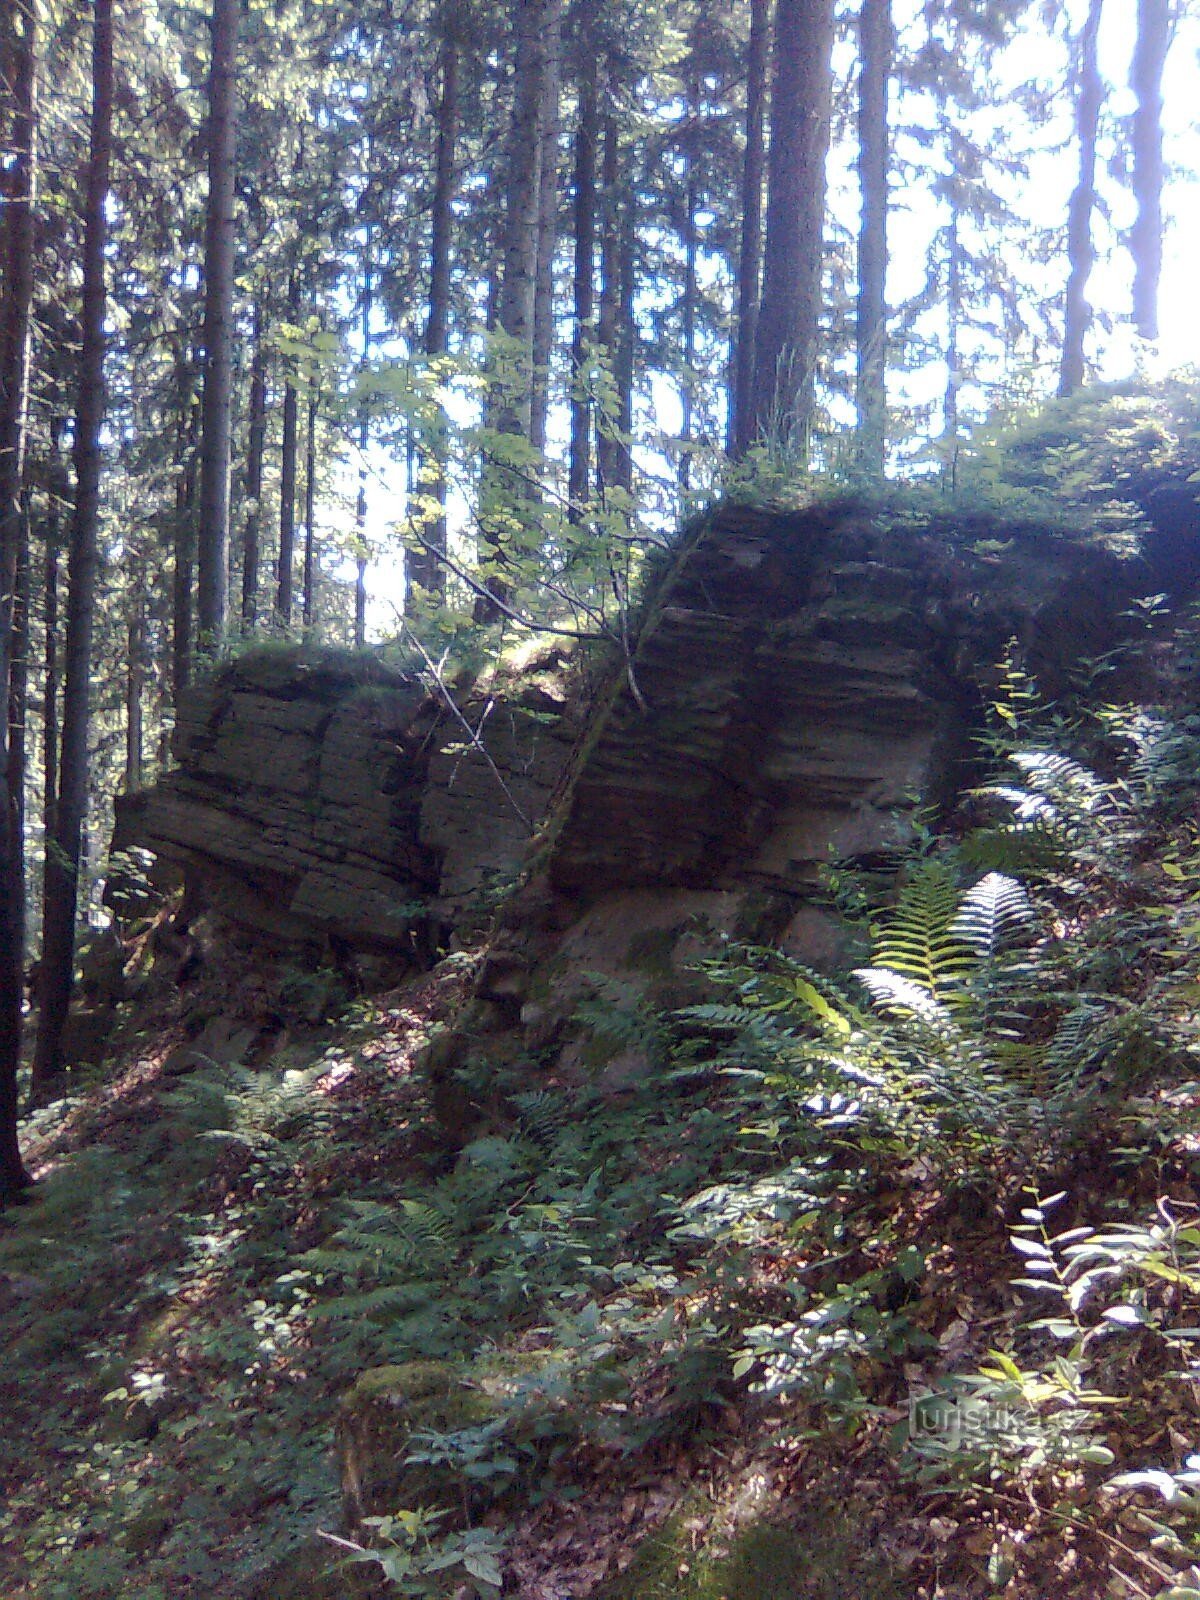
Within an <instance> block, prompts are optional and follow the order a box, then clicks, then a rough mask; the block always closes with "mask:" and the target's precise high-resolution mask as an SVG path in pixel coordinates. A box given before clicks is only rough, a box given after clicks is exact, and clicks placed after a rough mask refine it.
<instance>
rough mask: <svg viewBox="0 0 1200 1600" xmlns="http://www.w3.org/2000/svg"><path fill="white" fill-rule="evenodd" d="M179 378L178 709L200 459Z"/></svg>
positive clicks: (187, 661)
mask: <svg viewBox="0 0 1200 1600" xmlns="http://www.w3.org/2000/svg"><path fill="white" fill-rule="evenodd" d="M185 382H186V375H183V377H182V382H181V395H180V405H181V410H180V413H179V415H178V417H177V418H176V424H175V425H176V438H175V467H176V473H177V476H176V479H175V526H174V535H175V563H174V576H173V581H172V613H171V686H172V692H173V696H174V701H175V707H176V709H178V707H179V701H180V697H181V696H182V694H183V692H184V690H185V689H186V688H187V686H188V684H189V683H190V682H191V681H192V580H193V577H194V576H195V567H196V488H197V480H198V477H199V470H200V463H199V456H198V453H197V448H196V447H197V436H198V432H199V421H198V415H197V410H196V407H195V406H194V405H192V404H191V402H190V400H188V398H187V394H186V390H185V389H183V387H182V384H183V383H185Z"/></svg>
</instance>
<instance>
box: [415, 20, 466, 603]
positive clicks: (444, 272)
mask: <svg viewBox="0 0 1200 1600" xmlns="http://www.w3.org/2000/svg"><path fill="white" fill-rule="evenodd" d="M443 27H444V30H445V31H444V33H443V36H442V46H441V83H442V92H441V101H440V103H439V105H438V118H437V149H436V153H435V158H434V178H433V209H432V217H431V235H430V243H429V257H430V259H429V315H428V319H427V321H426V324H425V354H426V355H427V356H428V357H429V358H430V361H431V362H433V361H436V360H437V359H438V357H440V356H444V355H445V354H446V353H447V351H448V350H449V348H450V265H451V246H452V243H453V236H454V231H453V230H454V195H455V190H456V187H457V184H456V179H455V172H454V163H455V159H456V153H457V148H458V116H459V112H458V78H459V45H458V37H457V34H456V31H455V21H454V19H453V18H447V19H446V20H445V21H444V23H443ZM445 427H446V419H445V417H444V415H443V416H442V417H440V418H439V432H438V436H437V438H436V439H435V440H434V441H433V443H432V444H431V445H429V446H427V447H426V451H425V456H424V459H423V461H422V463H421V472H422V477H423V481H424V487H425V489H426V492H427V493H428V494H429V496H430V498H431V499H432V500H433V503H434V506H435V508H436V509H435V510H434V511H433V514H432V516H429V517H428V518H426V519H425V522H424V527H423V529H422V534H423V537H424V538H425V539H426V541H427V542H428V543H429V544H430V545H431V546H432V551H429V550H425V549H420V550H409V551H408V553H407V555H406V556H405V565H406V568H407V584H408V592H409V593H410V594H411V593H412V591H413V589H414V588H420V589H424V590H425V591H426V593H427V594H432V595H442V594H444V593H445V589H446V574H445V569H444V568H443V566H442V564H441V562H440V561H439V560H438V559H437V557H438V555H439V554H440V555H445V553H446V535H447V528H446V444H445Z"/></svg>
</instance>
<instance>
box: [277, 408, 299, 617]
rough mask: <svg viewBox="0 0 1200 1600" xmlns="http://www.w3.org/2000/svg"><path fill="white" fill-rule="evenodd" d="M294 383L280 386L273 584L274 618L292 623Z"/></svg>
mask: <svg viewBox="0 0 1200 1600" xmlns="http://www.w3.org/2000/svg"><path fill="white" fill-rule="evenodd" d="M298 412H299V402H298V398H297V395H296V385H295V384H294V383H293V382H292V380H291V378H288V379H287V380H286V381H285V383H284V386H283V451H282V455H281V458H280V464H279V565H278V568H277V570H276V583H275V618H276V621H277V622H278V623H279V624H280V625H281V626H282V627H284V628H290V627H291V625H292V569H293V567H294V565H295V557H296V445H297V437H296V436H297V431H298V422H299V415H298Z"/></svg>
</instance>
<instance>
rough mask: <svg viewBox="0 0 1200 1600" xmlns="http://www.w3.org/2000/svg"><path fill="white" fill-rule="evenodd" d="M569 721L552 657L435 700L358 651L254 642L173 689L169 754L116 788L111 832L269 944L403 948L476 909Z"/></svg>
mask: <svg viewBox="0 0 1200 1600" xmlns="http://www.w3.org/2000/svg"><path fill="white" fill-rule="evenodd" d="M572 737H573V728H572V723H571V719H570V717H569V716H568V715H567V714H566V706H565V700H564V691H563V689H562V687H561V683H560V681H559V679H558V678H557V677H556V676H555V674H554V672H553V671H546V672H542V673H534V674H533V675H532V676H531V678H530V680H529V681H528V682H527V683H523V685H522V687H521V690H520V692H519V693H518V694H517V695H515V696H514V697H512V698H511V699H509V700H507V701H506V700H503V699H501V698H500V697H493V696H490V695H488V694H485V693H482V692H479V693H476V692H469V693H467V694H465V695H463V696H462V698H461V700H460V701H457V702H455V703H453V704H449V703H447V700H446V698H445V697H444V696H438V695H431V694H430V692H429V690H428V688H427V687H426V686H425V684H424V683H423V682H422V680H421V679H420V678H419V677H417V676H415V675H414V676H407V675H405V674H402V673H398V672H394V671H392V670H391V669H389V668H388V667H387V666H385V665H383V664H382V663H380V662H377V661H374V660H372V659H371V658H369V657H358V656H339V655H335V654H332V653H330V654H325V655H319V656H315V657H313V658H311V659H310V658H308V657H306V656H304V655H303V654H302V653H300V652H298V651H277V650H266V651H259V652H254V653H251V654H249V655H247V656H244V657H242V658H241V659H240V660H238V661H236V662H235V663H233V664H232V665H231V666H229V667H228V668H226V669H225V670H223V671H222V672H221V673H220V674H219V675H218V676H217V677H215V678H214V679H213V680H212V681H210V682H209V683H207V684H205V685H202V686H199V687H197V688H194V689H192V690H191V691H190V692H189V693H188V694H187V696H186V697H185V698H184V701H183V704H182V705H181V707H180V713H179V721H178V723H177V726H176V729H175V735H174V740H173V746H172V748H173V753H174V756H175V759H176V761H177V763H178V766H177V768H176V769H175V770H174V771H172V772H171V773H169V774H168V775H167V776H166V777H165V778H163V779H162V780H161V781H160V782H159V783H158V784H156V785H155V786H154V787H153V788H151V789H146V790H143V791H141V792H139V793H137V794H134V795H129V796H125V797H124V798H122V799H121V800H120V801H119V802H118V816H117V832H116V837H115V840H114V846H115V848H116V849H118V850H121V849H128V848H130V847H137V848H140V849H144V850H149V851H151V852H152V853H153V855H154V856H155V857H156V858H157V861H158V863H159V866H158V871H159V873H160V874H161V872H162V869H163V867H164V866H165V867H167V868H168V869H169V868H172V867H173V868H175V869H176V870H177V871H179V872H181V873H182V874H183V876H184V877H185V878H186V880H187V882H188V885H189V888H190V889H191V891H192V896H193V898H194V899H195V900H197V901H199V903H201V904H203V905H205V906H207V907H209V908H210V909H211V910H213V911H214V912H216V913H217V914H218V915H219V916H221V917H223V918H225V919H227V920H228V921H229V922H232V923H234V924H235V925H237V926H239V927H242V928H245V929H248V930H251V931H253V932H255V933H256V934H258V935H261V936H263V937H266V938H268V939H271V940H273V941H275V942H277V943H281V944H285V945H306V944H310V945H318V944H320V943H322V942H323V941H329V940H334V941H338V940H340V941H343V942H344V943H345V944H346V945H348V946H351V947H353V948H355V949H357V950H367V951H371V950H378V951H381V952H392V953H395V954H400V953H403V952H413V951H415V949H416V947H417V946H418V945H419V943H420V941H421V940H422V939H424V938H425V937H427V936H428V934H429V932H430V930H431V926H432V930H433V931H434V932H435V933H436V931H437V930H438V929H440V928H444V927H445V926H446V925H453V924H455V923H461V922H463V921H470V920H471V919H472V918H474V919H475V920H476V921H478V920H479V919H480V918H484V917H486V916H487V915H488V914H489V911H490V904H489V901H488V895H489V893H490V892H491V891H492V889H493V888H494V886H495V885H496V884H497V883H501V884H502V883H506V882H511V880H512V878H513V877H514V876H515V874H516V872H517V870H518V868H519V866H520V864H521V861H522V857H523V853H524V851H525V849H526V847H527V845H528V841H529V837H530V834H531V832H532V823H531V820H530V819H531V818H533V817H536V816H538V815H540V814H541V812H542V811H544V809H545V806H546V803H547V800H548V797H549V794H550V792H551V790H552V788H553V787H554V785H555V784H556V783H557V781H558V779H559V776H560V773H561V771H562V768H563V766H564V763H565V761H566V758H567V755H568V753H569V750H570V747H571V741H572Z"/></svg>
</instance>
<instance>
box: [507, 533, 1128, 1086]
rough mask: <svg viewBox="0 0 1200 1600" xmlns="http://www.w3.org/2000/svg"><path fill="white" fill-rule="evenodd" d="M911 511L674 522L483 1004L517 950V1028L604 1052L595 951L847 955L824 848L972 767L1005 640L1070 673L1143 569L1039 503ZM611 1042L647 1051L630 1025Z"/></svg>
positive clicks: (671, 976) (898, 823)
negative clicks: (969, 514) (998, 517)
mask: <svg viewBox="0 0 1200 1600" xmlns="http://www.w3.org/2000/svg"><path fill="white" fill-rule="evenodd" d="M898 521H899V519H897V518H895V517H889V516H887V515H883V514H879V513H875V514H871V513H868V512H867V511H865V510H864V509H863V508H862V507H861V506H855V505H853V504H849V503H847V504H844V505H828V506H824V507H817V508H813V509H810V510H808V511H805V512H800V513H795V514H789V515H784V516H781V515H772V514H769V513H767V512H763V511H756V510H748V509H745V508H741V507H729V508H724V509H722V510H720V511H718V512H717V513H715V514H714V515H713V516H711V517H710V518H709V519H708V520H707V521H706V522H705V523H704V524H703V525H702V526H700V527H699V528H698V529H697V530H695V531H694V532H693V534H692V535H691V536H690V537H688V538H686V539H685V540H684V541H683V543H682V544H681V546H680V548H679V549H678V551H677V552H676V553H675V555H674V557H673V558H672V560H671V562H670V563H669V565H668V568H667V571H666V573H665V576H664V578H663V580H662V582H661V584H660V586H659V589H658V591H657V593H656V595H655V597H654V599H653V603H652V606H651V609H650V611H649V613H648V615H647V618H646V620H645V623H644V625H643V628H642V631H641V636H640V642H639V645H638V649H637V652H636V655H635V657H634V660H633V663H632V670H631V672H630V673H629V674H627V675H626V676H625V677H624V678H622V679H620V680H616V681H614V682H613V684H612V685H611V686H610V689H609V692H608V694H607V696H606V697H605V698H604V700H603V701H602V703H600V704H599V705H598V706H597V707H596V708H595V710H594V712H593V715H592V720H591V723H590V725H589V726H588V728H587V729H586V730H585V732H584V734H583V737H582V739H581V742H580V749H579V754H578V756H577V757H576V759H575V761H574V763H573V765H572V768H571V773H570V777H569V780H568V783H567V784H566V785H565V788H564V794H563V796H562V798H561V800H560V801H559V803H558V805H557V808H556V811H555V813H554V814H553V816H552V817H551V819H550V823H549V826H548V827H547V830H546V842H545V846H544V849H543V852H542V855H541V858H540V867H539V870H538V872H537V873H536V874H535V876H534V879H533V881H532V882H531V884H530V886H529V888H528V889H527V890H526V891H525V893H524V894H521V895H518V896H517V897H516V899H515V900H514V901H513V903H512V904H511V905H510V906H509V907H508V908H506V911H505V913H504V915H503V918H502V925H501V927H500V929H499V932H498V935H497V938H496V939H495V940H494V942H493V948H492V956H491V958H490V960H489V964H488V966H487V967H486V968H485V969H484V972H483V973H482V975H481V977H480V980H479V986H478V1001H479V1007H480V1016H479V1018H478V1019H477V1020H476V1026H478V1024H480V1023H482V1025H483V1026H484V1028H485V1029H486V1027H487V1026H488V1023H489V1008H490V1011H491V1012H495V1013H496V1018H495V1019H494V1021H502V1019H503V1016H504V1015H510V1014H511V1012H512V1009H513V1005H514V984H513V979H512V976H511V974H512V973H513V972H514V971H517V970H520V969H522V963H523V971H524V974H525V976H524V980H523V988H522V991H521V994H520V1001H521V1016H522V1020H523V1022H524V1024H525V1028H526V1041H527V1045H528V1046H529V1047H531V1048H532V1049H533V1050H535V1051H538V1052H540V1053H542V1054H543V1055H544V1056H549V1057H551V1058H556V1059H557V1060H558V1061H559V1063H560V1064H561V1065H563V1066H565V1067H567V1068H568V1069H571V1070H576V1069H583V1068H588V1067H591V1068H595V1067H596V1066H598V1065H600V1064H601V1063H602V1061H603V1059H604V1052H603V1050H602V1049H601V1048H600V1046H599V1045H598V1042H597V1040H596V1038H595V1037H594V1036H589V1031H588V1029H587V1028H586V1027H580V1026H578V1025H576V1024H575V1022H574V1021H573V1015H574V1012H575V1010H576V1008H577V1006H578V1004H579V1001H580V1000H581V999H583V998H586V997H587V995H588V993H589V985H590V984H592V981H593V979H592V977H591V976H589V975H595V974H600V975H602V977H601V991H600V992H602V993H606V994H607V995H609V996H610V997H611V996H612V995H613V994H623V995H624V996H625V997H626V998H627V999H628V1000H629V1002H630V1003H631V1004H632V1005H634V1006H635V1007H636V1006H637V1005H638V1004H640V1003H641V1002H642V1001H649V1002H650V1004H652V1005H655V1006H661V1005H664V1004H665V1005H670V1004H673V1003H679V1002H680V1001H682V1000H686V998H687V997H688V995H689V994H690V993H694V992H695V984H696V978H695V965H696V962H697V960H698V958H699V957H701V956H702V955H703V954H704V953H705V949H706V946H707V949H708V950H710V951H711V950H712V948H713V942H714V939H715V937H716V936H717V935H720V934H734V935H736V936H738V937H745V938H751V939H759V940H762V939H768V940H774V941H778V942H781V943H782V944H783V945H784V946H785V947H786V948H788V949H789V950H790V951H791V952H792V953H794V954H796V955H798V956H799V957H800V958H801V959H803V960H806V961H809V962H812V963H814V964H817V965H823V964H825V963H826V962H830V961H836V960H837V959H838V957H839V955H840V953H841V950H840V944H841V940H842V937H843V935H842V931H841V929H840V926H839V925H838V923H837V920H836V918H834V917H833V916H831V915H830V914H829V913H828V912H827V911H825V910H823V909H822V897H821V896H820V894H819V893H817V892H815V891H817V889H818V884H819V879H820V876H821V869H822V867H823V866H825V865H826V864H827V863H828V862H829V861H830V860H831V858H832V857H833V856H838V857H842V858H847V857H859V858H871V857H872V856H875V855H877V854H878V853H879V852H882V851H886V850H889V849H891V848H893V847H895V846H896V845H897V844H899V843H901V842H902V841H903V840H904V838H905V837H906V836H907V835H908V833H909V832H910V830H911V823H912V817H913V814H914V811H915V809H916V808H918V807H925V806H928V805H929V804H930V803H931V802H933V803H936V802H938V801H945V800H950V799H951V798H953V797H954V796H955V795H957V794H958V793H960V792H961V790H962V788H963V787H964V785H965V784H966V783H967V782H969V781H970V780H971V778H972V762H973V761H975V760H976V759H977V757H978V748H977V746H976V744H975V736H976V735H977V734H978V733H979V732H980V731H981V726H982V722H983V710H984V706H985V704H986V702H987V700H988V699H989V698H990V697H991V695H992V694H993V693H994V691H995V688H996V680H997V664H998V663H999V661H1000V659H1001V657H1002V655H1003V654H1004V652H1005V649H1006V646H1007V645H1008V643H1009V641H1010V640H1012V639H1016V640H1017V641H1018V643H1019V645H1020V647H1021V653H1022V658H1023V660H1024V662H1025V663H1026V664H1027V665H1028V667H1029V668H1030V669H1031V670H1032V671H1033V672H1034V673H1036V674H1037V675H1038V677H1039V679H1040V680H1041V682H1042V684H1043V686H1044V687H1045V688H1046V689H1047V690H1048V692H1049V693H1050V694H1056V693H1058V692H1059V691H1060V690H1061V688H1062V687H1063V686H1064V685H1065V683H1066V681H1067V677H1068V675H1069V673H1070V672H1071V671H1072V670H1073V669H1074V668H1075V667H1076V666H1077V664H1078V662H1079V660H1080V659H1081V658H1082V657H1085V656H1089V655H1097V654H1099V653H1100V652H1101V651H1103V650H1106V649H1108V648H1109V647H1110V646H1111V645H1112V644H1114V643H1115V642H1116V640H1117V638H1118V637H1119V636H1120V630H1121V628H1122V627H1123V626H1124V624H1122V622H1121V621H1120V613H1121V612H1122V611H1123V610H1124V609H1125V608H1126V607H1127V606H1128V603H1129V600H1130V598H1131V596H1132V595H1134V594H1136V593H1138V592H1140V591H1139V590H1138V587H1137V586H1138V583H1139V581H1141V580H1142V579H1143V578H1144V573H1143V572H1142V571H1141V569H1140V568H1138V567H1137V566H1136V564H1135V563H1133V562H1123V561H1121V560H1119V559H1117V558H1116V557H1115V556H1112V555H1110V554H1107V553H1106V552H1104V551H1102V550H1099V549H1096V548H1094V547H1089V546H1087V545H1085V544H1083V543H1074V542H1071V541H1069V540H1064V539H1061V538H1060V539H1056V538H1054V537H1052V536H1051V535H1049V534H1046V533H1045V532H1043V531H1042V530H1040V529H1030V528H1025V529H1022V528H1013V527H1011V526H1004V527H1002V528H1000V529H997V528H996V527H994V526H987V525H980V526H976V527H972V528H970V529H961V528H955V527H954V526H953V525H950V524H947V525H944V526H937V525H935V524H933V523H931V521H930V519H929V518H925V519H924V520H923V521H922V522H920V523H918V524H916V525H914V524H913V523H912V521H909V522H908V523H907V525H903V524H899V525H898ZM493 968H495V969H496V970H497V971H499V970H503V971H504V972H505V973H506V975H507V977H506V982H507V992H506V993H505V994H503V995H493V994H492V992H491V987H490V981H489V973H490V971H491V970H492V969H493ZM604 980H611V982H610V983H609V984H608V986H607V987H605V986H604ZM613 984H615V987H613ZM642 1065H643V1068H644V1063H643V1064H642ZM609 1068H611V1071H612V1072H613V1073H615V1074H616V1075H617V1076H618V1077H620V1076H627V1075H628V1074H629V1073H630V1072H636V1071H637V1070H638V1068H639V1063H638V1062H637V1061H636V1060H634V1059H632V1058H631V1057H630V1056H629V1051H628V1050H627V1049H626V1050H624V1051H623V1052H622V1053H621V1055H620V1057H619V1059H618V1058H615V1057H614V1058H613V1060H612V1061H611V1062H610V1063H609ZM606 1070H608V1069H607V1068H606Z"/></svg>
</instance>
